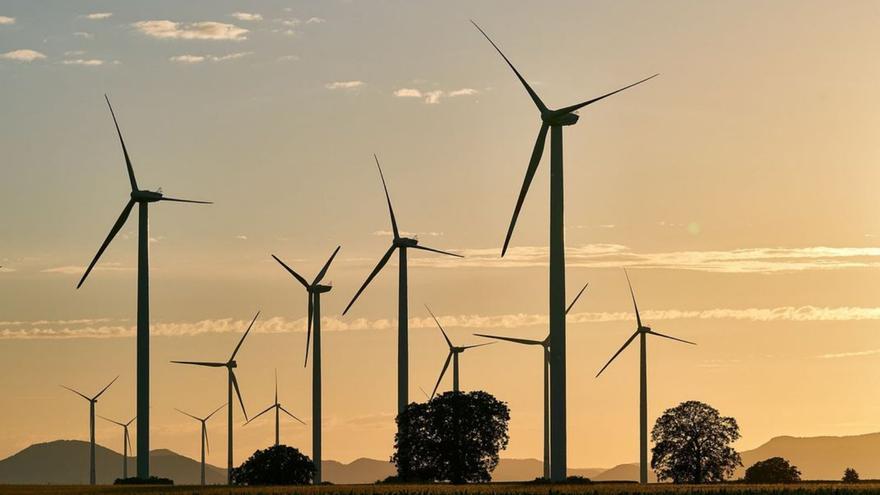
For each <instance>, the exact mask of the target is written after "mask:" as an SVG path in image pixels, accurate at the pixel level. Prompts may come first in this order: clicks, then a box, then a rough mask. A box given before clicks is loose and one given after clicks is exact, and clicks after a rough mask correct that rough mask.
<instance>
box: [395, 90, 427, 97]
mask: <svg viewBox="0 0 880 495" xmlns="http://www.w3.org/2000/svg"><path fill="white" fill-rule="evenodd" d="M394 96H396V97H398V98H421V97H422V92H421V91H419V90H417V89H413V88H400V89H398V90H395V91H394Z"/></svg>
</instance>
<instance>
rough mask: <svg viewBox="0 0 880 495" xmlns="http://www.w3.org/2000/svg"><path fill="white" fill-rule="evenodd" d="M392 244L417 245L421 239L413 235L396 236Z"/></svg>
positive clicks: (395, 245)
mask: <svg viewBox="0 0 880 495" xmlns="http://www.w3.org/2000/svg"><path fill="white" fill-rule="evenodd" d="M392 244H393V245H394V247H416V246H418V245H419V240H418V239H416V238H413V237H395V238H394V242H393V243H392Z"/></svg>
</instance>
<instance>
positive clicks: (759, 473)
mask: <svg viewBox="0 0 880 495" xmlns="http://www.w3.org/2000/svg"><path fill="white" fill-rule="evenodd" d="M744 480H745V481H746V483H796V482H798V481H800V480H801V472H800V471H799V470H798V468H797V466H792V465H791V463H789V462H788V460H787V459H783V458H782V457H771V458H769V459H766V460H763V461H758V462H756V463H754V464H753V465H752V466H750V467H749V468H748V469H746V476H745V478H744Z"/></svg>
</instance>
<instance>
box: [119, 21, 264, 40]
mask: <svg viewBox="0 0 880 495" xmlns="http://www.w3.org/2000/svg"><path fill="white" fill-rule="evenodd" d="M132 26H134V28H135V29H137V30H138V31H140V32H141V33H143V34H145V35H147V36H151V37H153V38H158V39H181V40H228V41H242V40H246V39H247V33H248V30H247V29H245V28H242V27H239V26H236V25H234V24H227V23H224V22H214V21H201V22H190V23H185V22H174V21H169V20H152V21H139V22H135V23H134V24H132Z"/></svg>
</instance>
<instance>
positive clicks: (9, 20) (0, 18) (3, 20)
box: [0, 15, 15, 26]
mask: <svg viewBox="0 0 880 495" xmlns="http://www.w3.org/2000/svg"><path fill="white" fill-rule="evenodd" d="M9 24H15V17H6V16H5V15H0V26H3V25H9Z"/></svg>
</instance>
